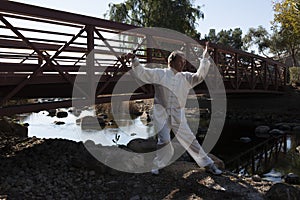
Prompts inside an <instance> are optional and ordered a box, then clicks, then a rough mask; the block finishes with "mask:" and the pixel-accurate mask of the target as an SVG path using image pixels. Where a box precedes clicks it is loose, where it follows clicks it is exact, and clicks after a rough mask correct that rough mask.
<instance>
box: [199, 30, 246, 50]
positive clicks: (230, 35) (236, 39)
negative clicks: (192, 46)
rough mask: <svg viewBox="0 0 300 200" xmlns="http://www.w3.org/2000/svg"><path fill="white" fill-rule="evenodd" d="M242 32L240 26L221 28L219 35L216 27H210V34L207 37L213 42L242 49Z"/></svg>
mask: <svg viewBox="0 0 300 200" xmlns="http://www.w3.org/2000/svg"><path fill="white" fill-rule="evenodd" d="M242 34H243V32H242V30H241V29H240V28H235V29H234V30H232V29H229V30H221V31H220V32H219V33H218V34H217V35H216V30H215V29H210V30H209V33H208V35H207V36H206V35H205V39H206V40H209V41H211V42H213V43H217V44H222V45H227V46H231V47H233V48H235V49H242V46H243V41H242Z"/></svg>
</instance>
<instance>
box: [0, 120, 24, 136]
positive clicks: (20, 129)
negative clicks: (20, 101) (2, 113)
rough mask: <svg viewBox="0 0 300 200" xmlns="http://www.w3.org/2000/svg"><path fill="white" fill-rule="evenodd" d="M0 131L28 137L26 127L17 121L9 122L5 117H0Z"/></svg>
mask: <svg viewBox="0 0 300 200" xmlns="http://www.w3.org/2000/svg"><path fill="white" fill-rule="evenodd" d="M0 133H2V134H6V135H10V136H17V137H28V128H27V126H24V125H21V124H18V123H14V122H9V121H8V120H6V119H0Z"/></svg>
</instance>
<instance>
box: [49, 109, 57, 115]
mask: <svg viewBox="0 0 300 200" xmlns="http://www.w3.org/2000/svg"><path fill="white" fill-rule="evenodd" d="M55 115H56V109H51V110H48V116H50V117H54V116H55Z"/></svg>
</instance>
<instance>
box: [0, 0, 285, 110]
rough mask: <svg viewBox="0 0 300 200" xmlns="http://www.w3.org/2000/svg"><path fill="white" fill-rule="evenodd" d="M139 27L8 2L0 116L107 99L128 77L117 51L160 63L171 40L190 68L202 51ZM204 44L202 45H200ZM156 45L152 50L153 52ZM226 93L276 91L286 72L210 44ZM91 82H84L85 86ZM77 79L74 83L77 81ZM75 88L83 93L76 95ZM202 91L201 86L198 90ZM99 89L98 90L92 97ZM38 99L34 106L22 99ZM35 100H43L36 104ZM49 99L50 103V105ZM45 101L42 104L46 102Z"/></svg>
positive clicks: (139, 93)
mask: <svg viewBox="0 0 300 200" xmlns="http://www.w3.org/2000/svg"><path fill="white" fill-rule="evenodd" d="M137 28H138V27H135V26H132V25H128V24H122V23H117V22H112V21H108V20H104V19H100V18H94V17H89V16H84V15H79V14H74V13H68V12H64V11H58V10H53V9H47V8H42V7H37V6H32V5H27V4H22V3H16V2H11V1H1V4H0V116H4V115H11V114H16V113H26V112H32V111H39V110H43V109H52V108H59V107H70V106H72V101H74V98H76V99H77V100H78V101H82V103H83V104H88V103H89V101H90V99H89V98H88V97H89V96H91V94H93V96H95V99H93V100H95V103H104V102H110V100H111V94H112V91H113V89H114V86H115V84H116V83H117V82H118V81H119V80H120V78H121V77H123V78H122V81H124V85H126V84H127V81H132V80H131V79H130V78H128V79H126V77H125V78H124V76H127V72H128V71H129V70H130V67H129V64H128V63H127V62H125V61H123V59H122V58H121V56H122V54H124V53H126V52H130V51H132V50H134V51H135V52H136V53H137V54H138V56H139V58H140V59H141V62H142V63H144V64H147V63H156V64H157V65H165V64H166V60H167V55H168V54H169V52H168V51H165V50H161V48H159V45H161V44H163V43H168V44H171V45H174V47H176V48H177V49H183V50H184V51H185V52H186V55H187V56H188V57H189V60H190V63H189V64H188V65H187V70H190V71H195V70H196V69H195V68H194V67H193V66H196V65H197V64H198V63H197V62H198V59H197V58H198V55H200V54H201V48H199V47H198V46H195V45H193V44H189V43H185V42H184V41H178V39H176V37H173V38H172V36H171V35H160V36H156V37H153V36H152V35H151V34H150V35H148V34H142V33H138V34H134V33H133V32H132V31H131V30H133V29H137ZM197 42H198V44H199V46H201V45H202V46H203V45H204V43H205V41H197ZM153 43H155V45H156V48H154V47H153ZM209 51H210V55H211V57H212V59H213V60H214V62H215V64H216V65H217V66H218V70H219V72H220V74H221V75H222V79H223V82H224V85H225V88H226V92H227V93H229V92H235V93H245V92H263V93H269V92H278V91H280V90H281V89H282V87H283V86H285V84H286V67H285V66H284V65H283V64H282V63H279V62H276V61H274V60H271V59H267V58H264V57H261V56H258V55H254V54H250V53H247V52H243V51H240V50H236V49H232V48H229V47H224V46H220V45H216V44H210V47H209ZM84 80H89V81H87V82H86V81H84ZM75 82H76V84H74V83H75ZM74 87H75V89H77V91H80V92H79V93H80V94H81V96H80V95H79V96H75V97H74V92H73V91H74ZM195 90H196V91H197V92H199V93H200V92H202V93H203V92H204V93H205V92H207V89H206V86H205V83H203V84H200V85H199V86H197V87H196V89H195ZM95 91H96V92H95ZM130 92H132V91H126V89H125V90H124V91H123V94H122V95H121V94H119V95H120V100H122V98H125V96H126V95H130V96H131V99H142V98H151V97H152V96H153V89H152V86H151V85H144V86H142V87H140V88H139V89H137V90H136V91H134V93H133V94H132V93H130ZM24 99H35V102H32V101H29V102H30V103H28V101H26V103H24V102H25V101H23V100H24ZM36 99H45V101H43V102H39V101H38V100H36ZM49 99H51V101H48V100H49ZM46 100H47V101H46Z"/></svg>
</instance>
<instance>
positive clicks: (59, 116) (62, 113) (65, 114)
mask: <svg viewBox="0 0 300 200" xmlns="http://www.w3.org/2000/svg"><path fill="white" fill-rule="evenodd" d="M56 117H57V118H66V117H68V113H67V112H66V111H58V112H57V113H56Z"/></svg>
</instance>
